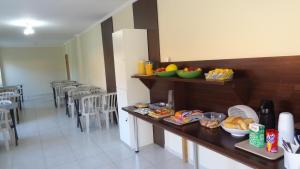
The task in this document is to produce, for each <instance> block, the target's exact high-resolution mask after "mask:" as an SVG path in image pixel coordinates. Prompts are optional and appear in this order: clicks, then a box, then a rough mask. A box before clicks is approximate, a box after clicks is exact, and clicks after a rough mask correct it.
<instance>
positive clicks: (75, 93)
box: [68, 88, 91, 118]
mask: <svg viewBox="0 0 300 169" xmlns="http://www.w3.org/2000/svg"><path fill="white" fill-rule="evenodd" d="M89 94H91V92H90V91H89V90H80V89H79V88H76V89H72V90H70V91H69V93H68V96H69V99H68V102H69V103H68V105H69V110H71V111H69V112H70V114H71V117H72V118H74V116H75V112H76V111H75V102H74V98H75V97H79V96H83V95H89ZM80 110H81V104H79V111H80Z"/></svg>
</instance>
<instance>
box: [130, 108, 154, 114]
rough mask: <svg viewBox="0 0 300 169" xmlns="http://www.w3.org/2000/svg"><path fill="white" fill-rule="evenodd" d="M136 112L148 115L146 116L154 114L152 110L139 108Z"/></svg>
mask: <svg viewBox="0 0 300 169" xmlns="http://www.w3.org/2000/svg"><path fill="white" fill-rule="evenodd" d="M134 112H136V113H139V114H142V115H146V114H148V113H150V112H152V110H151V109H149V108H139V109H135V110H134Z"/></svg>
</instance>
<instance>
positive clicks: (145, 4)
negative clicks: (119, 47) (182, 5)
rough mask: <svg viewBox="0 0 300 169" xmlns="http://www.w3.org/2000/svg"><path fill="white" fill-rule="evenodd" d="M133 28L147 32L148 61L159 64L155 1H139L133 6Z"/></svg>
mask: <svg viewBox="0 0 300 169" xmlns="http://www.w3.org/2000/svg"><path fill="white" fill-rule="evenodd" d="M133 18H134V28H136V29H147V30H148V50H149V60H151V61H155V62H160V47H159V30H158V13H157V0H139V1H137V2H135V3H134V4H133Z"/></svg>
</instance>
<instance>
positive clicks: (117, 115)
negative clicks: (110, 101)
mask: <svg viewBox="0 0 300 169" xmlns="http://www.w3.org/2000/svg"><path fill="white" fill-rule="evenodd" d="M114 113H115V115H116V119H117V124H119V114H118V112H117V111H116V110H115V111H114Z"/></svg>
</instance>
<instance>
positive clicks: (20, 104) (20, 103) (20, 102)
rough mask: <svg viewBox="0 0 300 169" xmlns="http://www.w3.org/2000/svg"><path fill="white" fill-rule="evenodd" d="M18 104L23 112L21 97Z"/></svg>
mask: <svg viewBox="0 0 300 169" xmlns="http://www.w3.org/2000/svg"><path fill="white" fill-rule="evenodd" d="M18 103H19V107H20V110H22V100H21V96H20V97H19V98H18Z"/></svg>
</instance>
